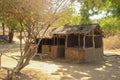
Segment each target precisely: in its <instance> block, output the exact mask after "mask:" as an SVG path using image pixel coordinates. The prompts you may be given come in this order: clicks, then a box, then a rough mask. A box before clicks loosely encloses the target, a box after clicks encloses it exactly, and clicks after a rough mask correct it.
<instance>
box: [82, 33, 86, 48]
mask: <svg viewBox="0 0 120 80" xmlns="http://www.w3.org/2000/svg"><path fill="white" fill-rule="evenodd" d="M85 39H86V34H84V37H83V48H85Z"/></svg>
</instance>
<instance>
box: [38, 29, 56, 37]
mask: <svg viewBox="0 0 120 80" xmlns="http://www.w3.org/2000/svg"><path fill="white" fill-rule="evenodd" d="M45 30H46V28H43V29H41V30H40V32H39V35H38V36H37V38H42V35H43V33H44V32H45ZM54 30H56V28H55V27H49V28H48V30H47V31H46V33H45V34H44V36H43V38H52V35H53V34H52V32H53V31H54Z"/></svg>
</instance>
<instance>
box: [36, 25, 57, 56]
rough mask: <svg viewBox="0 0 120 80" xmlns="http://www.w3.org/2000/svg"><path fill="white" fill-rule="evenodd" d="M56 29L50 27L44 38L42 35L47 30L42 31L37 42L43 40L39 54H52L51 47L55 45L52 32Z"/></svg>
mask: <svg viewBox="0 0 120 80" xmlns="http://www.w3.org/2000/svg"><path fill="white" fill-rule="evenodd" d="M55 29H56V28H55V27H50V28H48V30H47V31H46V33H45V34H44V36H43V38H42V35H43V33H44V31H45V30H46V28H43V29H42V30H40V33H39V35H38V36H37V40H36V42H38V40H39V39H40V38H42V40H41V42H40V44H39V47H38V51H37V53H38V54H40V53H43V54H44V53H47V54H49V53H51V45H53V37H52V32H53V31H54V30H55Z"/></svg>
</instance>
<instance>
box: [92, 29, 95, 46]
mask: <svg viewBox="0 0 120 80" xmlns="http://www.w3.org/2000/svg"><path fill="white" fill-rule="evenodd" d="M92 41H93V48H95V36H94V31H92Z"/></svg>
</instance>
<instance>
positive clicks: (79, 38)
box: [78, 34, 80, 48]
mask: <svg viewBox="0 0 120 80" xmlns="http://www.w3.org/2000/svg"><path fill="white" fill-rule="evenodd" d="M78 46H79V48H80V34H78Z"/></svg>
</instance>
